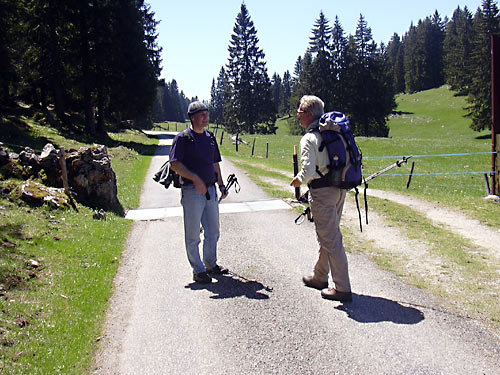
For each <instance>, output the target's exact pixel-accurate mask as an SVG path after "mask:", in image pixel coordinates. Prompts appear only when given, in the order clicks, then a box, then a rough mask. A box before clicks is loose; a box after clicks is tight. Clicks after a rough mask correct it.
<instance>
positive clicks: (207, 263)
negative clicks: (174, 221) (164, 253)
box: [181, 185, 219, 273]
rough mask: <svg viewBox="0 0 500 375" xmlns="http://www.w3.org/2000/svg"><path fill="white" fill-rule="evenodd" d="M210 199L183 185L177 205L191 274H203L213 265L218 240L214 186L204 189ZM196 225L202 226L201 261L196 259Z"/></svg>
mask: <svg viewBox="0 0 500 375" xmlns="http://www.w3.org/2000/svg"><path fill="white" fill-rule="evenodd" d="M208 192H209V194H210V200H207V198H206V197H205V195H202V194H197V193H196V191H195V190H194V185H188V186H183V187H182V189H181V194H182V198H181V204H182V208H183V211H184V241H185V244H186V252H187V257H188V260H189V263H190V264H191V267H192V268H193V272H194V273H200V272H205V271H206V267H208V268H213V267H215V266H216V264H217V241H218V240H219V202H218V199H217V189H216V188H215V186H210V187H208ZM200 224H201V225H202V226H203V236H204V237H203V262H202V261H201V258H200V249H199V245H200V242H201V240H200Z"/></svg>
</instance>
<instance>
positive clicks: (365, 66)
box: [344, 15, 395, 136]
mask: <svg viewBox="0 0 500 375" xmlns="http://www.w3.org/2000/svg"><path fill="white" fill-rule="evenodd" d="M345 61H346V73H345V77H344V78H345V92H346V105H345V112H347V113H348V114H349V117H350V118H351V122H352V127H353V133H354V134H357V135H364V136H387V134H388V133H389V129H388V127H387V116H388V115H389V114H390V113H391V111H392V109H393V108H394V106H395V103H394V95H393V91H392V87H391V83H390V82H391V80H390V79H389V76H388V69H387V68H386V65H387V57H386V54H385V51H383V50H378V49H377V45H376V43H375V42H374V41H373V39H372V35H371V29H370V28H369V27H368V25H367V23H366V21H365V19H364V17H363V16H362V15H360V18H359V21H358V25H357V28H356V32H355V34H354V36H351V37H350V38H349V40H348V44H347V48H346V54H345Z"/></svg>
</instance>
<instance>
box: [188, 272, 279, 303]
mask: <svg viewBox="0 0 500 375" xmlns="http://www.w3.org/2000/svg"><path fill="white" fill-rule="evenodd" d="M213 277H214V278H215V279H216V280H217V281H216V282H213V283H211V284H199V283H195V282H193V283H190V284H188V285H186V288H189V289H191V290H202V289H206V290H209V291H210V292H212V293H214V295H212V296H210V298H213V299H225V298H236V297H247V298H250V299H269V296H268V295H267V294H266V293H264V292H271V291H272V289H271V288H269V287H266V286H265V285H263V284H262V283H259V282H258V281H254V280H248V279H245V278H244V277H241V276H238V275H235V274H229V275H216V276H213Z"/></svg>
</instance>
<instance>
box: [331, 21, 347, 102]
mask: <svg viewBox="0 0 500 375" xmlns="http://www.w3.org/2000/svg"><path fill="white" fill-rule="evenodd" d="M346 47H347V38H346V36H345V32H344V28H343V27H342V24H341V23H340V20H339V18H338V16H336V17H335V22H334V24H333V28H332V38H331V46H330V51H331V56H332V57H331V75H332V82H331V85H332V92H331V97H330V100H331V105H332V106H334V108H336V109H338V110H342V108H343V107H344V105H345V93H344V89H343V84H342V82H343V80H344V70H345V61H344V56H345V51H346Z"/></svg>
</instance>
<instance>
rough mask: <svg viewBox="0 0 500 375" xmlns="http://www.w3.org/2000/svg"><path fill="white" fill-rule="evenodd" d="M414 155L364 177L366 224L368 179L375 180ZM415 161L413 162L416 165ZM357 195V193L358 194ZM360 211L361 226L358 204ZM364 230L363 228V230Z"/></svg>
mask: <svg viewBox="0 0 500 375" xmlns="http://www.w3.org/2000/svg"><path fill="white" fill-rule="evenodd" d="M411 157H412V155H410V156H403V158H402V159H400V160H398V161H397V162H395V163H392V164H391V165H389V166H387V167H385V168H384V169H381V170H380V171H378V172H375V173H374V174H372V175H370V176H368V177H367V178H365V179H363V183H364V185H365V188H364V192H363V196H364V199H365V218H366V224H367V225H368V199H367V197H366V190H367V189H368V181H370V180H373V179H374V178H376V177H378V176H380V175H382V174H384V173H385V172H387V171H390V170H391V169H393V168H396V167H401V165H402V164H403V163H406V162H408V159H409V158H411ZM414 164H415V163H413V165H414ZM413 165H412V173H413ZM410 180H411V176H410ZM409 184H410V181H408V185H407V187H406V188H408V186H409ZM356 195H357V194H356ZM356 204H358V202H357V201H356ZM358 213H359V215H360V216H359V226H360V227H361V212H360V211H359V206H358ZM361 231H362V230H361Z"/></svg>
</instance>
